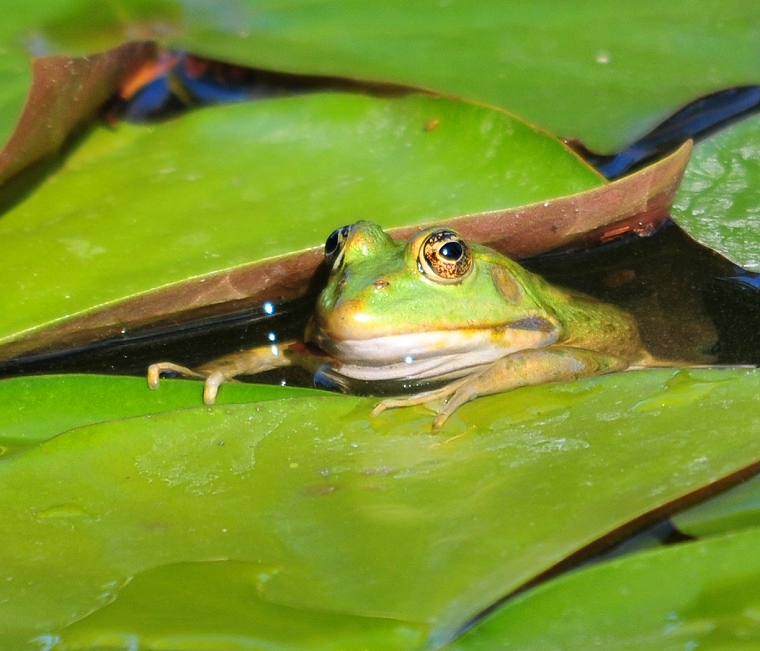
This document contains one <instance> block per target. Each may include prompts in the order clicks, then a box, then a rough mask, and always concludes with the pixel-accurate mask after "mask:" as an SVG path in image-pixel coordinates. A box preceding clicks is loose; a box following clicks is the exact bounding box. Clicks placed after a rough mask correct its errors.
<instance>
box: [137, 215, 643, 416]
mask: <svg viewBox="0 0 760 651" xmlns="http://www.w3.org/2000/svg"><path fill="white" fill-rule="evenodd" d="M325 257H326V261H327V264H328V265H329V266H330V267H331V271H330V277H329V280H328V283H327V287H326V288H325V289H324V290H323V291H322V293H321V294H320V296H319V298H318V300H317V305H316V308H315V310H314V314H313V316H312V318H311V319H310V321H309V323H308V325H307V327H306V333H305V337H304V342H305V343H304V342H288V343H285V344H280V345H278V346H264V347H261V348H254V349H251V350H248V351H244V352H242V353H237V354H234V355H229V356H227V357H223V358H221V359H218V360H215V361H214V362H210V363H208V364H205V365H204V366H201V367H199V368H197V369H195V370H190V369H187V368H184V367H181V366H177V365H175V364H171V363H167V362H165V363H159V364H154V365H152V366H151V367H150V369H149V371H148V382H149V385H150V386H151V388H156V387H157V386H158V382H159V377H160V374H161V373H162V372H164V371H174V372H178V373H180V374H181V375H184V376H187V377H197V378H202V379H205V381H206V386H205V390H204V401H205V402H206V403H207V404H211V403H213V402H214V400H215V399H216V393H217V390H218V387H219V385H220V384H221V383H222V382H226V381H230V380H232V379H233V378H234V377H235V376H237V375H243V374H245V375H251V374H255V373H259V372H261V371H265V370H269V369H272V368H276V367H281V366H287V365H291V364H294V365H298V366H302V367H304V368H306V369H309V370H311V371H313V372H316V370H317V369H318V368H320V367H323V366H324V365H325V364H326V365H327V366H328V367H329V368H331V369H332V373H333V374H337V375H339V376H344V377H348V378H355V379H359V380H369V381H374V380H394V379H395V380H398V379H407V380H417V381H425V380H430V381H435V380H445V381H449V380H450V382H448V383H447V384H445V385H444V386H442V387H440V388H438V389H434V390H431V391H426V392H423V393H420V394H417V395H411V396H406V397H400V398H392V399H388V400H383V401H382V402H380V403H379V404H378V406H377V407H376V408H375V410H374V412H373V414H377V413H379V412H381V411H383V410H384V409H387V408H389V407H403V406H408V405H417V404H421V403H426V402H431V401H435V400H440V399H446V403H445V405H444V406H443V408H442V409H441V410H440V411H439V412H438V416H437V418H436V419H435V420H434V423H433V427H434V428H436V429H437V428H439V427H441V426H442V425H443V423H444V422H445V421H446V419H447V418H448V417H449V416H450V415H451V414H452V413H453V412H454V411H455V410H456V409H457V408H459V407H460V406H461V405H462V404H464V403H465V402H467V401H469V400H472V399H473V398H476V397H478V396H483V395H488V394H492V393H500V392H502V391H509V390H510V389H515V388H517V387H521V386H526V385H532V384H541V383H544V382H563V381H569V380H574V379H576V378H581V377H588V376H593V375H600V374H603V373H610V372H612V371H620V370H623V369H626V368H628V367H629V366H631V365H633V364H645V363H646V361H647V357H648V356H647V353H646V351H644V350H643V348H642V345H641V341H640V339H639V334H638V330H637V328H636V324H635V322H634V320H633V318H632V317H631V316H629V315H628V314H627V313H625V312H623V311H622V310H620V309H618V308H616V307H614V306H612V305H608V304H606V303H602V302H600V301H597V300H595V299H593V298H591V297H588V296H585V295H582V294H578V293H575V292H571V291H568V290H564V289H558V288H556V287H553V286H551V285H549V284H548V283H547V282H546V281H544V280H543V279H542V278H540V277H539V276H536V275H535V274H532V273H530V272H528V271H526V270H525V269H523V268H522V267H520V265H518V264H517V263H516V262H513V261H512V260H510V259H509V258H506V257H505V256H503V255H500V254H499V253H496V252H495V251H493V250H491V249H488V248H486V247H484V246H479V245H477V244H470V243H467V242H465V241H464V240H463V239H462V238H461V237H460V236H459V234H458V233H456V232H455V231H453V230H451V229H449V228H445V227H434V228H427V229H425V230H422V231H420V232H419V233H417V234H416V235H414V236H413V237H412V238H411V239H409V240H408V241H406V242H403V241H396V240H393V239H392V238H391V237H390V236H388V235H387V234H386V233H385V232H383V230H382V229H381V228H380V227H379V226H377V225H376V224H373V223H371V222H366V221H360V222H357V223H356V224H354V225H353V226H344V227H343V228H340V229H338V230H336V231H335V232H333V234H332V235H330V237H329V238H328V240H327V243H326V244H325Z"/></svg>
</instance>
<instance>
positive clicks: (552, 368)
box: [372, 346, 628, 429]
mask: <svg viewBox="0 0 760 651" xmlns="http://www.w3.org/2000/svg"><path fill="white" fill-rule="evenodd" d="M627 367H628V362H627V361H626V360H624V359H621V358H620V357H616V356H614V355H607V354H604V353H597V352H595V351H591V350H584V349H581V348H571V347H566V346H556V347H550V348H540V349H535V350H524V351H520V352H517V353H513V354H511V355H507V356H506V357H502V358H501V359H498V360H496V361H495V362H493V364H491V365H490V366H487V367H486V368H485V369H483V370H481V371H478V372H477V373H474V374H473V375H470V376H468V377H465V378H462V379H460V380H456V381H454V382H452V383H451V384H447V385H446V386H444V387H441V388H440V389H435V390H433V391H426V392H424V393H420V394H417V395H413V396H408V397H405V398H390V399H387V400H383V401H382V402H380V403H379V404H378V405H377V407H375V409H374V411H373V412H372V413H373V414H379V413H380V412H382V411H384V410H385V409H388V408H391V407H408V406H412V405H419V404H424V403H426V402H431V401H433V400H440V399H442V398H448V400H447V402H446V404H445V405H444V407H443V409H441V410H440V411H439V412H438V416H437V417H436V418H435V420H434V421H433V429H440V428H441V427H442V426H443V424H444V423H445V422H446V420H447V419H448V417H449V416H451V414H453V413H454V412H455V411H456V410H457V409H459V407H461V406H462V405H463V404H465V403H466V402H469V401H470V400H473V399H474V398H477V397H478V396H487V395H490V394H493V393H503V392H505V391H511V390H512V389H517V388H519V387H523V386H529V385H532V384H544V383H546V382H569V381H571V380H576V379H578V378H582V377H591V376H594V375H603V374H605V373H612V372H613V371H622V370H624V369H625V368H627Z"/></svg>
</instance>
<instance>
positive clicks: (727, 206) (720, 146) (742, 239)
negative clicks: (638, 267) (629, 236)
mask: <svg viewBox="0 0 760 651" xmlns="http://www.w3.org/2000/svg"><path fill="white" fill-rule="evenodd" d="M758 186H760V116H754V117H751V118H747V119H745V120H742V121H741V122H738V123H736V124H734V125H732V126H730V127H728V128H727V129H723V130H721V131H719V132H717V133H716V134H715V135H713V136H711V137H709V138H707V139H705V140H703V141H701V142H699V143H698V144H697V145H696V146H695V147H694V153H693V155H692V158H691V161H690V162H689V165H688V167H687V168H686V174H685V175H684V178H683V182H682V184H681V187H680V189H679V191H678V194H677V195H676V201H675V203H674V204H673V218H674V219H675V220H676V221H677V222H678V224H679V226H681V227H682V228H683V229H684V230H686V231H687V232H688V233H689V234H690V235H691V236H692V237H693V238H695V239H696V240H699V241H700V242H702V243H703V244H705V245H707V246H709V247H711V248H713V249H715V250H716V251H719V252H720V253H722V254H723V255H725V256H726V257H727V258H730V259H731V260H733V261H734V262H736V263H737V264H739V265H741V266H742V267H745V268H746V269H750V270H752V271H760V202H758Z"/></svg>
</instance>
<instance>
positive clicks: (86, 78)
mask: <svg viewBox="0 0 760 651" xmlns="http://www.w3.org/2000/svg"><path fill="white" fill-rule="evenodd" d="M154 54H155V45H154V44H152V43H128V44H126V45H123V46H121V47H118V48H115V49H113V50H110V51H108V52H104V53H102V54H93V55H91V56H87V57H68V56H46V57H40V58H37V59H33V60H32V62H31V65H32V84H31V88H30V90H29V96H28V97H27V99H26V102H25V104H24V109H23V112H22V113H21V116H20V118H19V121H18V123H17V124H16V126H15V128H14V130H13V133H12V134H11V135H10V138H9V140H8V141H7V142H6V143H5V146H4V147H3V148H2V151H0V185H1V184H2V183H3V182H4V181H6V180H7V179H8V178H10V177H11V176H13V175H14V174H16V173H17V172H19V171H21V170H22V169H24V168H25V167H28V166H29V165H31V164H32V163H34V162H36V161H38V160H40V159H43V158H45V157H47V156H50V155H52V154H54V153H56V152H57V151H58V150H59V149H60V147H61V146H62V145H63V143H64V142H65V141H66V139H67V138H68V137H69V135H70V134H71V133H72V132H74V131H76V130H77V129H81V128H82V127H83V126H84V125H85V124H87V123H89V122H90V121H91V120H92V118H93V117H94V116H95V115H96V114H97V113H98V112H99V111H100V110H101V109H102V107H103V106H104V104H105V103H106V102H107V100H109V99H110V98H111V97H113V96H114V95H115V94H116V91H117V90H118V89H119V86H120V84H121V83H122V81H123V80H124V79H126V78H127V77H128V76H129V75H130V74H131V73H132V72H133V71H134V70H135V69H136V68H138V67H139V66H140V65H141V64H142V63H144V62H145V61H146V60H149V59H150V58H152V56H153V55H154Z"/></svg>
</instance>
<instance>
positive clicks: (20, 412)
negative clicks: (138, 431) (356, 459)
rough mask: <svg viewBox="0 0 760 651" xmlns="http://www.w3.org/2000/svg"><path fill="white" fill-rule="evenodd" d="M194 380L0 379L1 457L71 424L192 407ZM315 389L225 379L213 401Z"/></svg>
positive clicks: (300, 393) (246, 399)
mask: <svg viewBox="0 0 760 651" xmlns="http://www.w3.org/2000/svg"><path fill="white" fill-rule="evenodd" d="M200 386H201V385H200V384H199V383H198V382H191V381H189V380H177V381H174V382H165V383H164V384H162V385H161V391H145V387H146V381H145V379H144V378H136V377H114V376H103V375H76V374H72V375H42V376H31V377H16V378H9V379H5V380H0V404H2V405H3V408H2V409H0V448H2V449H3V450H4V452H3V455H2V458H3V459H4V458H5V457H7V456H8V454H9V453H16V452H19V451H21V450H25V449H28V448H29V447H33V446H35V445H37V444H38V443H41V442H42V441H46V440H47V439H49V438H52V437H53V436H55V435H57V434H60V433H62V432H65V431H68V430H70V429H75V428H77V427H83V426H85V425H92V424H94V423H101V422H104V421H111V420H117V419H122V418H134V417H136V416H145V415H147V414H154V413H160V412H164V411H172V410H174V409H188V408H191V407H198V404H199V400H200V396H201V389H200ZM319 393H321V392H319V391H314V390H312V389H302V388H297V387H281V386H271V385H260V384H227V385H225V386H224V390H223V391H220V392H219V404H230V403H236V402H257V401H260V400H272V399H275V398H279V399H284V398H290V397H295V396H304V395H315V394H316V395H318V394H319Z"/></svg>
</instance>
